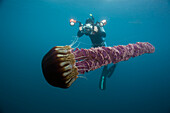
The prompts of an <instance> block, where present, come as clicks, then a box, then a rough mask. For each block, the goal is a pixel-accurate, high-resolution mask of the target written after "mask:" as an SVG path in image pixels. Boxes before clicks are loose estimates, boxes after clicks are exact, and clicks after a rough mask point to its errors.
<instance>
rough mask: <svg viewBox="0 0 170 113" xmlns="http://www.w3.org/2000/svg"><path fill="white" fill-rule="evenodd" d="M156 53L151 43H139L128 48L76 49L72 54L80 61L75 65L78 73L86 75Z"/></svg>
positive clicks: (120, 46)
mask: <svg viewBox="0 0 170 113" xmlns="http://www.w3.org/2000/svg"><path fill="white" fill-rule="evenodd" d="M154 51H155V48H154V46H152V45H151V44H150V43H148V42H146V43H145V42H144V43H142V42H137V43H136V44H128V45H126V46H123V45H118V46H114V47H98V48H90V49H76V50H75V51H72V53H73V54H74V56H75V59H77V61H78V62H76V64H75V65H76V66H77V67H78V72H79V73H81V74H84V73H85V72H88V71H91V70H95V69H97V68H100V67H101V66H104V65H107V64H110V63H114V64H115V63H118V62H120V61H126V60H128V59H129V58H131V57H136V56H140V55H142V54H145V53H153V52H154Z"/></svg>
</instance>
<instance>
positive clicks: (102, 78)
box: [99, 66, 108, 90]
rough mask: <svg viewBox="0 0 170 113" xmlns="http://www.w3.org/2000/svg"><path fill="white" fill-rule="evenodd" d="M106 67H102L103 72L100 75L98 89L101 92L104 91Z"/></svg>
mask: <svg viewBox="0 0 170 113" xmlns="http://www.w3.org/2000/svg"><path fill="white" fill-rule="evenodd" d="M107 67H108V66H104V68H103V71H102V75H101V78H100V83H99V88H100V89H101V90H105V89H106V77H107V75H108V70H107Z"/></svg>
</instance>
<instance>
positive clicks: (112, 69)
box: [107, 64, 117, 78]
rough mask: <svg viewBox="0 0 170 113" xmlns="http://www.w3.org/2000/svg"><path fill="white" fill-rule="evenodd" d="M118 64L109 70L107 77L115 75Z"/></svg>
mask: <svg viewBox="0 0 170 113" xmlns="http://www.w3.org/2000/svg"><path fill="white" fill-rule="evenodd" d="M116 66H117V64H113V66H111V67H110V68H109V69H108V75H107V77H108V78H110V77H111V76H112V74H113V73H114V71H115V68H116Z"/></svg>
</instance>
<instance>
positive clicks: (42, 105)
mask: <svg viewBox="0 0 170 113" xmlns="http://www.w3.org/2000/svg"><path fill="white" fill-rule="evenodd" d="M90 13H92V14H93V15H94V17H95V19H96V20H98V21H100V20H102V19H107V20H108V23H107V25H106V26H105V27H104V28H105V31H106V33H107V37H106V42H107V45H108V46H113V45H119V44H120V45H126V44H128V43H136V42H139V41H140V42H150V43H152V44H153V45H154V46H155V48H156V51H155V53H154V54H145V55H142V56H139V57H136V58H132V59H130V60H128V61H125V62H120V63H119V64H118V66H117V68H116V71H115V73H114V75H113V76H112V77H111V78H109V79H107V89H106V90H105V91H101V90H99V78H100V75H101V71H102V68H101V69H97V70H95V71H91V72H89V73H86V74H84V75H83V76H86V77H87V78H88V79H87V80H85V79H77V80H76V81H75V83H73V85H72V86H71V87H70V88H69V89H60V88H56V87H53V86H50V85H49V84H48V83H47V82H46V81H45V79H44V77H43V74H42V70H41V60H42V58H43V56H44V55H45V53H46V52H47V51H48V50H49V49H51V48H52V47H53V46H56V45H61V46H62V45H69V44H71V43H72V41H73V40H74V39H75V36H76V33H77V30H78V25H76V26H74V27H71V26H70V25H69V19H71V18H74V19H76V20H80V21H82V22H84V21H85V19H86V18H88V17H89V14H90ZM79 42H83V43H80V45H79V48H90V46H91V41H90V39H89V38H88V37H86V36H83V37H82V38H81V39H80V40H79ZM169 43H170V0H0V113H170V69H169V68H170V65H169V64H170V60H169V58H170V44H169ZM77 45H78V43H76V45H75V46H74V47H76V46H77Z"/></svg>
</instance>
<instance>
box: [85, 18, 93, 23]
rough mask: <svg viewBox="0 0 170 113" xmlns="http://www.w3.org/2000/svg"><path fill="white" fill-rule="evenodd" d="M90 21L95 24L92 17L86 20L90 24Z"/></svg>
mask: <svg viewBox="0 0 170 113" xmlns="http://www.w3.org/2000/svg"><path fill="white" fill-rule="evenodd" d="M88 23H90V24H93V23H94V21H93V20H92V19H91V18H88V19H87V20H86V24H88Z"/></svg>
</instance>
